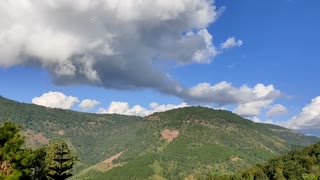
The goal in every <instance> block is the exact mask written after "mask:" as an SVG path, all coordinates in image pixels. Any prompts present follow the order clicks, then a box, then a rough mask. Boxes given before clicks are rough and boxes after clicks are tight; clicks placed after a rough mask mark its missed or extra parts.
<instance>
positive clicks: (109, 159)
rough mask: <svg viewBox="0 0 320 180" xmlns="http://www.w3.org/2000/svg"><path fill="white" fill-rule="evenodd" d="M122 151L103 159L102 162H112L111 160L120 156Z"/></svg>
mask: <svg viewBox="0 0 320 180" xmlns="http://www.w3.org/2000/svg"><path fill="white" fill-rule="evenodd" d="M122 153H123V151H122V152H120V153H118V154H116V155H114V156H111V157H109V158H108V159H106V160H104V161H103V163H105V164H112V161H114V160H116V159H118V158H119V157H120V156H121V154H122Z"/></svg>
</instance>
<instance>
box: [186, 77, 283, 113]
mask: <svg viewBox="0 0 320 180" xmlns="http://www.w3.org/2000/svg"><path fill="white" fill-rule="evenodd" d="M182 94H183V95H184V98H185V99H186V100H187V101H198V102H208V103H215V104H218V105H230V104H241V105H243V106H246V107H248V108H251V107H253V106H259V107H265V106H266V105H269V104H270V103H272V101H273V100H274V99H276V98H277V97H279V96H280V94H281V93H280V91H279V90H277V89H275V88H274V86H273V85H268V86H265V85H263V84H257V85H256V86H254V87H253V88H250V87H248V86H247V85H243V86H241V87H240V88H236V87H234V86H232V84H231V83H228V82H225V81H222V82H220V83H217V84H215V85H210V84H209V83H200V84H198V85H196V86H194V87H192V88H190V89H188V90H185V92H183V93H182ZM246 107H243V108H242V109H247V108H246ZM239 113H240V114H241V111H240V110H239Z"/></svg>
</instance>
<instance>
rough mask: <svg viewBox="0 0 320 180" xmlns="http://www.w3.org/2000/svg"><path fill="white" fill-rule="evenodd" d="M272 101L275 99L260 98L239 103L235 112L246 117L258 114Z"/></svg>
mask: <svg viewBox="0 0 320 180" xmlns="http://www.w3.org/2000/svg"><path fill="white" fill-rule="evenodd" d="M272 102H273V100H258V101H252V102H247V103H244V104H239V105H238V107H237V108H236V109H235V111H234V112H235V113H237V114H239V115H241V116H245V117H251V116H257V115H259V114H260V112H261V110H262V109H263V108H267V107H268V106H269V105H270V104H271V103H272Z"/></svg>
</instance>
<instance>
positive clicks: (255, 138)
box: [0, 97, 319, 179]
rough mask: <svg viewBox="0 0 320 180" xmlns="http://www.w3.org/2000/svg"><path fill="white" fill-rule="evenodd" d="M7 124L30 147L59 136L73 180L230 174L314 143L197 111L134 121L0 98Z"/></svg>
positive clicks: (312, 139) (232, 116)
mask: <svg viewBox="0 0 320 180" xmlns="http://www.w3.org/2000/svg"><path fill="white" fill-rule="evenodd" d="M6 120H12V121H13V122H15V123H18V124H21V125H23V128H24V134H25V135H27V137H28V142H29V145H31V146H36V145H39V144H41V143H47V142H48V140H52V139H61V138H63V139H66V140H67V141H68V142H69V144H70V145H71V146H72V147H73V148H74V150H75V151H76V152H77V154H78V156H79V158H80V162H81V163H80V164H79V165H78V166H77V168H76V172H77V173H78V174H77V176H75V178H74V179H83V178H85V179H148V178H151V179H163V178H166V179H182V178H187V177H188V178H191V179H192V178H194V177H206V176H207V175H208V174H214V173H219V174H224V173H234V172H236V171H238V170H241V169H244V168H247V167H250V166H252V165H253V164H256V163H260V162H264V161H266V160H268V159H270V158H272V157H274V156H276V155H279V154H283V153H286V152H288V151H290V150H292V149H295V148H298V147H302V146H307V145H310V144H313V143H315V142H317V141H318V140H319V139H318V138H316V137H308V136H303V135H302V134H298V133H294V132H291V131H290V130H288V129H285V128H282V127H279V126H274V125H266V124H258V123H254V122H252V121H249V120H246V119H243V118H242V117H240V116H238V115H236V114H233V113H231V112H228V111H223V110H213V109H209V108H203V107H187V108H181V109H175V110H171V111H167V112H163V113H155V114H153V115H151V116H148V117H145V118H141V117H133V116H123V115H98V114H89V113H80V112H75V111H70V110H61V109H52V108H46V107H41V106H37V105H31V104H24V103H18V102H15V101H11V100H8V99H5V98H2V97H0V122H4V121H6Z"/></svg>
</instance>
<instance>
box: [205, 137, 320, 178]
mask: <svg viewBox="0 0 320 180" xmlns="http://www.w3.org/2000/svg"><path fill="white" fill-rule="evenodd" d="M319 177H320V143H317V144H314V145H312V146H308V147H306V148H303V149H299V150H294V151H291V152H289V153H288V154H286V155H283V156H279V157H277V158H274V159H271V160H269V161H268V162H266V163H262V164H258V165H256V166H253V167H251V168H249V169H247V170H244V171H241V172H239V173H237V174H235V175H232V176H215V177H214V176H213V177H209V178H208V179H211V180H215V179H216V180H231V179H239V180H240V179H246V180H254V179H261V180H268V179H307V180H317V179H319Z"/></svg>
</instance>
